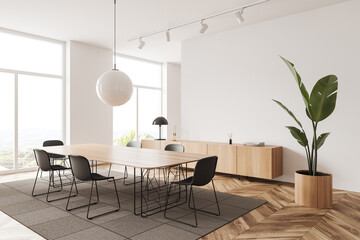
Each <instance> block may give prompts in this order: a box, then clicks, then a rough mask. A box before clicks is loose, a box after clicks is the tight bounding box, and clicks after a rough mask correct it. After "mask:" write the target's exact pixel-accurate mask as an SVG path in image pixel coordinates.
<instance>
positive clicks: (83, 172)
mask: <svg viewBox="0 0 360 240" xmlns="http://www.w3.org/2000/svg"><path fill="white" fill-rule="evenodd" d="M69 160H70V166H71V169H72V172H73V176H74V177H73V181H72V182H73V184H71V188H70V193H69V198H68V201H67V204H66V210H68V211H71V210H74V209H78V208H82V207H86V206H87V207H88V209H87V214H86V218H87V219H93V218H95V217H100V216H103V215H105V214H108V213H112V212H116V211H119V209H120V201H119V195H118V192H117V188H116V184H115V179H114V177H106V176H102V175H100V174H98V173H92V172H91V170H90V164H89V161H88V160H87V159H86V158H85V157H83V156H75V155H69ZM75 178H76V179H78V180H80V181H91V190H90V198H89V203H88V204H85V205H82V206H78V207H74V208H69V202H70V196H71V192H72V189H73V185H74V183H75ZM108 179H112V181H113V182H114V189H115V193H116V198H117V202H118V206H119V207H118V208H117V209H114V210H111V211H108V212H105V213H101V214H98V215H95V216H92V217H89V211H90V205H93V204H97V203H98V202H99V192H98V186H97V181H102V180H108ZM94 182H95V187H96V199H97V201H96V202H93V203H91V197H92V192H93V188H94ZM75 186H76V183H75Z"/></svg>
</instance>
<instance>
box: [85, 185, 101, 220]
mask: <svg viewBox="0 0 360 240" xmlns="http://www.w3.org/2000/svg"><path fill="white" fill-rule="evenodd" d="M95 183H96V181H95ZM96 186H97V184H96ZM93 188H94V180H93V181H92V182H91V190H90V197H89V204H88V209H87V214H86V218H87V219H92V218H89V211H90V205H91V204H90V203H91V197H92V192H93ZM96 193H97V188H96ZM97 196H98V198H97V200H98V202H99V195H98V194H97Z"/></svg>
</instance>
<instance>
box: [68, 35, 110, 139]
mask: <svg viewBox="0 0 360 240" xmlns="http://www.w3.org/2000/svg"><path fill="white" fill-rule="evenodd" d="M67 60H68V61H67V64H68V65H67V83H66V89H67V96H66V106H67V109H66V110H67V114H66V118H67V119H66V122H67V128H66V129H67V137H66V138H67V141H66V142H67V144H79V143H103V144H112V135H113V124H112V121H113V111H112V107H110V106H107V105H105V104H104V103H102V102H101V101H100V100H99V98H98V97H97V94H96V81H97V78H98V77H99V76H100V75H101V74H102V73H103V72H105V71H108V70H110V69H111V68H112V51H111V50H110V49H104V48H99V47H95V46H91V45H87V44H84V43H80V42H75V41H69V42H68V43H67Z"/></svg>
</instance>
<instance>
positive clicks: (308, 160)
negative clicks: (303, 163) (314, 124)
mask: <svg viewBox="0 0 360 240" xmlns="http://www.w3.org/2000/svg"><path fill="white" fill-rule="evenodd" d="M301 129H302V131H303V133H304V135H305V138H306V139H308V138H307V136H306V133H305V130H304V129H303V128H301ZM307 142H308V141H307ZM305 152H306V158H307V162H308V169H309V174H311V171H312V166H311V161H310V148H309V142H308V143H307V144H306V147H305Z"/></svg>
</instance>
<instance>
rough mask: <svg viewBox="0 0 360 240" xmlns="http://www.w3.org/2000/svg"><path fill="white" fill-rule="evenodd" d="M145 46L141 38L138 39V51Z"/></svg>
mask: <svg viewBox="0 0 360 240" xmlns="http://www.w3.org/2000/svg"><path fill="white" fill-rule="evenodd" d="M144 46H145V42H144V41H143V40H142V38H139V47H138V48H139V49H142V48H143V47H144Z"/></svg>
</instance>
